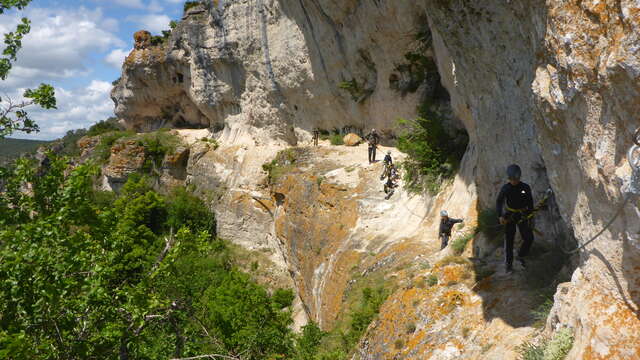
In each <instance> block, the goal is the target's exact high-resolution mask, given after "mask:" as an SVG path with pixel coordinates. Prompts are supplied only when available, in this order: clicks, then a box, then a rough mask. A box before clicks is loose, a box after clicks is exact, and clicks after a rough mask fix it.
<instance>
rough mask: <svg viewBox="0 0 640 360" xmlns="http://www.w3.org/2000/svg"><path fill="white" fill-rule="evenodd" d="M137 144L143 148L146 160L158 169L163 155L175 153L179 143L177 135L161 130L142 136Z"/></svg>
mask: <svg viewBox="0 0 640 360" xmlns="http://www.w3.org/2000/svg"><path fill="white" fill-rule="evenodd" d="M138 143H139V144H140V145H142V146H144V152H145V155H147V158H148V159H151V160H152V161H153V162H154V165H155V166H156V167H160V166H161V165H162V161H163V160H164V157H165V155H167V154H173V153H175V152H176V149H177V148H178V146H180V144H181V141H180V138H179V137H178V136H177V135H175V134H173V133H171V132H169V131H168V130H164V129H161V130H158V131H155V132H152V133H146V134H142V135H141V136H140V137H139V140H138Z"/></svg>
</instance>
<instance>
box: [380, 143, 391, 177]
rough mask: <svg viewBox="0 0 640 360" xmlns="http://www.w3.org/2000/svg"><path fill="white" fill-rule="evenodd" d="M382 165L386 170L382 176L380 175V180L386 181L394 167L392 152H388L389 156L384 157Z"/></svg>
mask: <svg viewBox="0 0 640 360" xmlns="http://www.w3.org/2000/svg"><path fill="white" fill-rule="evenodd" d="M382 163H383V164H384V169H383V170H382V175H380V180H384V178H386V177H387V176H388V175H389V174H390V172H391V168H392V167H393V160H392V159H391V150H388V151H387V155H385V156H384V160H383V161H382Z"/></svg>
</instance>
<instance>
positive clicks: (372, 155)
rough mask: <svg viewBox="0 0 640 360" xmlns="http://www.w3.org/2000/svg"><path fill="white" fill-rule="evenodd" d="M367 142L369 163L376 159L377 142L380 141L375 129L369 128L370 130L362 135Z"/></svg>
mask: <svg viewBox="0 0 640 360" xmlns="http://www.w3.org/2000/svg"><path fill="white" fill-rule="evenodd" d="M364 138H365V139H366V140H367V141H368V142H369V164H371V163H373V162H375V161H376V148H377V147H378V142H380V135H378V133H377V132H376V129H371V132H370V133H369V134H367V136H365V137H364Z"/></svg>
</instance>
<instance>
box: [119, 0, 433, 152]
mask: <svg viewBox="0 0 640 360" xmlns="http://www.w3.org/2000/svg"><path fill="white" fill-rule="evenodd" d="M219 3H220V4H219V5H218V7H214V6H213V5H210V2H207V4H208V5H206V6H199V7H195V8H192V9H191V10H189V11H188V13H187V14H185V18H184V20H183V21H182V22H180V25H179V26H178V27H177V28H176V29H175V30H174V31H173V34H172V36H171V38H170V40H169V41H168V43H167V44H165V45H163V46H161V47H157V46H156V47H154V46H150V45H149V44H144V43H141V44H140V45H139V46H136V49H135V50H134V51H133V52H132V53H131V55H129V57H128V58H127V60H126V62H125V65H124V68H123V75H122V79H121V81H120V82H119V83H118V84H117V86H116V87H115V89H114V91H113V94H112V97H113V99H114V101H115V103H116V114H117V115H118V116H119V117H120V118H121V119H124V120H125V122H126V124H128V125H129V126H130V127H132V128H136V129H140V130H148V129H153V128H156V127H158V126H160V125H162V124H173V125H175V126H183V127H194V126H202V127H210V128H212V129H215V130H217V131H219V130H221V129H224V137H225V138H230V139H233V140H234V141H239V139H246V140H251V139H259V140H261V141H271V140H272V139H279V140H284V141H286V142H288V143H291V144H294V143H295V142H296V141H297V140H298V137H299V136H302V137H303V138H304V134H302V133H301V131H303V132H304V131H307V132H308V131H310V130H311V129H312V128H313V127H314V126H319V127H321V128H323V129H328V130H331V129H333V128H339V129H341V128H343V127H345V126H348V127H353V128H358V129H363V130H364V129H367V130H368V129H369V128H371V127H378V128H380V129H381V130H383V131H385V130H386V131H390V128H391V126H392V125H393V124H394V122H395V120H396V119H397V118H398V117H399V116H404V117H410V116H413V115H415V107H416V103H417V97H418V93H416V92H414V93H407V94H405V96H399V95H398V92H397V91H396V90H394V89H392V87H394V86H401V87H402V86H403V85H402V83H405V82H408V81H410V80H411V79H403V75H402V74H401V73H400V72H398V71H397V69H396V67H397V66H398V65H400V64H402V63H405V62H406V60H405V58H404V55H405V54H406V53H407V52H408V51H409V50H411V49H413V48H415V47H416V46H417V45H416V40H415V36H414V34H415V33H416V32H417V31H418V27H420V26H424V25H425V24H424V21H423V22H422V23H420V22H419V20H420V18H419V17H417V16H416V15H417V13H416V11H417V7H416V6H415V5H414V4H412V2H392V1H388V2H385V1H383V2H378V1H374V2H360V1H353V0H349V1H339V2H330V3H326V4H325V3H322V2H318V1H310V0H305V1H276V0H242V1H233V2H231V1H221V2H219ZM390 16H391V17H392V18H394V19H398V20H400V19H402V21H388V19H389V17H390ZM422 19H423V18H422ZM423 20H424V19H423ZM414 82H415V81H414ZM341 84H342V85H343V87H344V84H351V85H350V87H349V86H347V87H348V88H347V89H341ZM394 84H395V85H394ZM420 85H422V84H421V83H418V84H415V86H416V87H417V86H420ZM296 134H297V135H298V136H296ZM307 136H308V135H307Z"/></svg>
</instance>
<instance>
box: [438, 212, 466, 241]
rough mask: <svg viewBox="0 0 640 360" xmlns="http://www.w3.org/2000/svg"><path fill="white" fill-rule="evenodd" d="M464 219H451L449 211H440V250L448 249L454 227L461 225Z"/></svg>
mask: <svg viewBox="0 0 640 360" xmlns="http://www.w3.org/2000/svg"><path fill="white" fill-rule="evenodd" d="M462 221H463V219H454V218H450V217H449V213H448V212H447V210H442V211H440V229H439V230H438V237H439V238H440V241H441V242H440V250H442V249H444V248H446V247H447V245H448V244H449V238H450V237H451V229H452V228H453V225H455V224H458V223H461V222H462Z"/></svg>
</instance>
